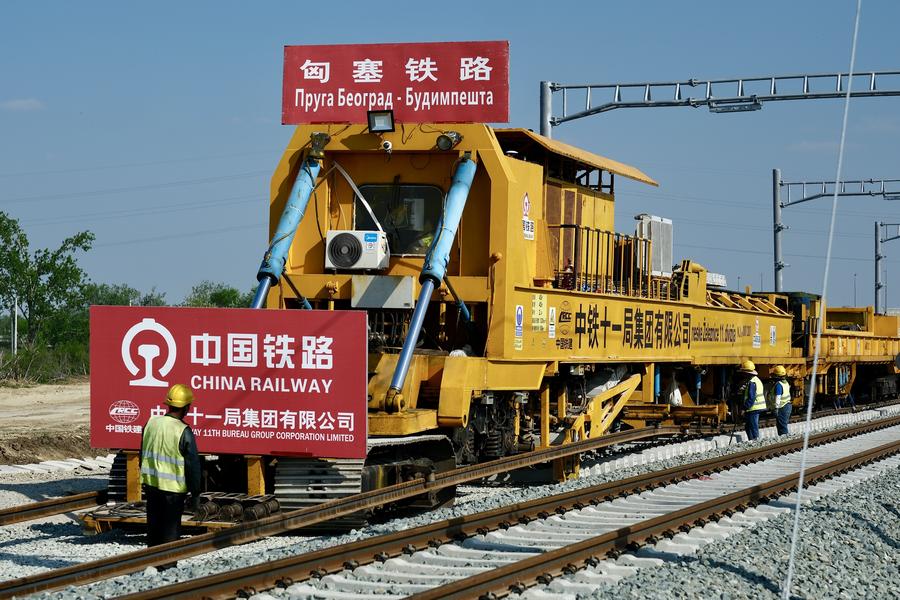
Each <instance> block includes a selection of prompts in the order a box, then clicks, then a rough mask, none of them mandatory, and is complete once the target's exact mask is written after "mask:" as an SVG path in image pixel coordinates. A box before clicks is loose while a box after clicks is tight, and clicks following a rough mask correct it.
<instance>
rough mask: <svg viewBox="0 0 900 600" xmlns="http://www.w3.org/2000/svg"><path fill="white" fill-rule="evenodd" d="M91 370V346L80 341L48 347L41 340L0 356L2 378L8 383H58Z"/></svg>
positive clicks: (1, 379) (86, 373)
mask: <svg viewBox="0 0 900 600" xmlns="http://www.w3.org/2000/svg"><path fill="white" fill-rule="evenodd" d="M89 373H90V354H89V352H88V346H87V344H86V343H84V342H81V341H70V342H63V343H61V344H59V345H58V346H54V347H47V346H42V345H38V344H34V345H25V346H20V347H19V353H18V354H17V355H15V356H13V355H12V354H10V353H9V352H5V353H3V355H2V356H0V381H3V382H6V383H58V382H61V381H66V380H70V379H74V378H78V377H85V376H87V375H88V374H89Z"/></svg>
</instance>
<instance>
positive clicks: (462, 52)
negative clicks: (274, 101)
mask: <svg viewBox="0 0 900 600" xmlns="http://www.w3.org/2000/svg"><path fill="white" fill-rule="evenodd" d="M386 109H390V110H393V111H394V119H395V120H396V121H397V122H398V123H404V122H405V123H423V122H438V123H447V122H486V123H505V122H507V121H509V42H506V41H499V42H432V43H421V44H361V45H357V44H353V45H341V46H285V47H284V79H283V89H282V117H281V122H282V123H283V124H285V125H296V124H300V123H365V122H366V112H367V111H369V110H386Z"/></svg>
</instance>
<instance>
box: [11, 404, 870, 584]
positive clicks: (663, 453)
mask: <svg viewBox="0 0 900 600" xmlns="http://www.w3.org/2000/svg"><path fill="white" fill-rule="evenodd" d="M841 412H846V411H841ZM830 414H832V413H830ZM872 414H873V413H872V412H870V411H869V412H867V411H860V414H857V415H855V417H859V418H865V417H866V416H867V415H872ZM883 414H884V413H883ZM839 422H840V420H838V419H831V420H830V421H829V420H826V419H821V420H819V421H817V423H818V424H819V426H820V427H821V426H822V425H825V426H829V425H832V426H833V425H834V424H836V423H839ZM628 433H629V434H631V435H634V432H628ZM609 442H611V443H620V442H621V443H625V442H624V441H623V438H621V437H620V436H615V437H613V438H611V439H610V440H609ZM769 442H770V443H771V440H770V441H769ZM632 443H634V442H632ZM717 445H718V447H719V448H720V449H719V450H713V451H712V452H710V453H709V454H712V455H715V454H717V453H719V452H727V451H728V450H727V449H725V448H722V445H723V442H722V441H721V438H720V439H718V440H712V441H706V442H702V441H701V442H682V443H681V444H676V445H675V446H673V448H675V449H677V448H678V447H679V446H681V447H682V450H681V451H678V450H676V451H674V452H671V453H670V452H669V451H667V450H668V447H667V446H662V447H655V448H649V449H645V450H644V454H646V455H647V456H648V458H647V461H646V462H651V461H654V460H659V461H663V460H666V459H669V458H671V457H672V456H679V455H681V454H693V453H699V452H703V451H705V450H707V449H711V448H715V447H716V446H717ZM606 458H610V457H606ZM613 460H614V461H615V464H613V462H612V461H611V462H610V463H609V464H608V465H603V468H602V471H601V465H599V464H597V465H595V466H594V467H593V469H592V470H591V469H588V470H587V471H586V474H588V475H592V476H594V477H595V479H601V478H607V479H608V478H611V477H617V476H619V477H621V476H622V475H621V474H619V475H617V474H616V471H617V470H619V469H621V471H620V473H622V472H624V473H628V471H626V470H625V469H626V468H627V467H630V466H633V467H634V468H633V469H631V472H632V473H633V472H638V471H642V470H644V469H648V468H650V467H649V466H648V467H644V466H643V465H644V464H645V457H644V456H640V457H638V455H637V454H633V455H632V456H631V457H626V458H625V459H622V458H614V459H613ZM683 460H686V457H682V458H680V459H676V460H674V461H668V460H667V464H669V465H671V464H673V463H678V462H680V461H683ZM639 465H640V466H639ZM480 466H483V465H480ZM609 467H613V469H615V470H613V469H610V468H609ZM610 471H612V472H611V473H610ZM601 472H602V473H604V475H601ZM607 473H609V475H606V474H607ZM580 485H583V484H580ZM568 487H570V488H571V487H572V486H568ZM548 488H550V486H543V487H538V488H534V487H533V486H529V488H526V489H528V491H527V492H525V495H526V496H531V497H534V496H535V495H538V494H541V493H543V494H547V493H552V492H550V491H549V489H548ZM521 491H522V488H520V489H519V491H516V490H510V489H505V488H504V487H503V486H501V487H500V489H499V490H498V491H496V492H491V491H488V490H487V489H484V490H483V491H482V490H481V486H479V490H478V491H475V492H473V490H470V491H469V492H470V493H476V494H479V495H482V498H484V499H487V498H489V497H490V496H492V495H493V494H495V493H496V494H497V495H496V496H495V497H494V498H493V500H489V501H487V503H486V505H487V506H491V505H497V501H498V500H499V501H502V499H503V498H514V497H517V496H518V497H521V496H519V494H521ZM483 501H484V500H476V502H483ZM507 501H509V500H507ZM471 510H473V509H472V508H460V509H458V510H457V509H454V510H453V511H440V512H442V513H444V514H463V513H465V512H466V511H471ZM399 522H408V523H411V525H408V526H410V527H412V526H415V525H416V523H417V520H416V519H415V518H408V519H401V520H400V521H399ZM418 522H421V521H418ZM388 526H390V522H389V523H388V524H387V526H382V527H377V526H376V527H372V528H370V529H369V533H368V534H367V535H372V534H373V533H375V534H377V533H378V532H380V531H385V530H387V527H388ZM405 526H407V525H404V526H401V527H405ZM347 537H349V538H350V539H353V536H347ZM347 537H345V539H347ZM291 539H293V540H295V541H294V542H293V543H294V544H300V545H301V546H307V547H311V548H316V547H321V543H317V542H315V541H314V540H315V538H308V537H302V538H297V537H293V538H285V539H284V542H283V543H274V544H264V545H263V546H261V547H260V549H259V551H261V552H264V553H271V556H273V557H274V558H280V557H282V556H284V555H286V554H290V552H289V551H288V550H287V546H289V545H290V543H291V542H290V540H291ZM356 539H358V538H356ZM48 541H49V540H48ZM183 541H185V542H186V541H188V540H183ZM322 543H328V542H326V541H323V542H322ZM331 543H332V544H333V543H334V541H332V542H331ZM278 548H284V550H278ZM235 550H237V548H235ZM130 554H135V553H130ZM35 556H39V555H35ZM222 556H230V557H232V558H231V559H226V561H227V560H232V561H234V562H233V563H232V564H234V565H237V566H243V565H244V564H247V562H250V561H252V559H251V558H250V557H251V556H254V554H253V553H252V552H251V553H250V554H247V553H246V552H243V551H238V552H231V553H226V554H224V555H222ZM242 556H244V557H246V558H241V557H242ZM101 562H103V561H101ZM208 562H209V561H208V560H207V561H205V563H208ZM205 563H196V561H193V562H192V563H191V564H197V565H203V564H205ZM75 568H76V567H72V569H75ZM194 568H196V567H194ZM214 569H215V566H214V565H213V564H209V566H208V567H202V566H200V567H199V570H196V571H195V572H196V573H197V574H196V575H191V576H198V575H204V574H206V573H209V572H210V571H211V570H214ZM68 570H71V569H68ZM132 570H133V569H132ZM189 572H190V571H189ZM35 577H38V578H39V576H32V577H28V578H25V579H26V580H27V579H34V578H35ZM20 581H24V580H20ZM169 581H171V579H169ZM82 582H85V581H84V580H79V581H78V583H82ZM13 583H15V582H13V581H8V582H6V583H5V584H4V586H3V587H8V586H9V585H10V584H13ZM72 583H75V582H74V581H72ZM54 587H56V586H54ZM141 587H142V586H141ZM141 587H138V588H137V589H141ZM132 589H134V588H132ZM0 594H2V592H0ZM3 595H5V594H3ZM104 595H105V594H104Z"/></svg>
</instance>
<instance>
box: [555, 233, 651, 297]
mask: <svg viewBox="0 0 900 600" xmlns="http://www.w3.org/2000/svg"><path fill="white" fill-rule="evenodd" d="M549 228H550V238H551V252H552V251H553V250H552V249H555V250H556V264H555V266H554V276H555V279H554V282H553V283H554V287H556V288H559V289H566V290H574V291H579V292H591V293H597V294H617V295H622V296H634V297H639V298H651V297H659V295H658V294H659V290H660V286H659V285H655V286H654V285H652V282H651V267H650V265H651V262H650V258H651V252H652V250H651V242H650V240H648V239H644V238H638V237H634V236H629V235H624V234H621V233H616V232H613V231H605V230H601V229H595V228H593V227H587V226H584V225H575V224H570V223H563V224H560V225H549ZM654 290H656V292H654Z"/></svg>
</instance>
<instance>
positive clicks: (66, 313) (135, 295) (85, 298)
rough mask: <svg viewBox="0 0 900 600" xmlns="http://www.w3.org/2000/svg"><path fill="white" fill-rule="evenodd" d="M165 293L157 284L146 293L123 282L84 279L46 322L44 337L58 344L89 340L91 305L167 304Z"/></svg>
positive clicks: (50, 342)
mask: <svg viewBox="0 0 900 600" xmlns="http://www.w3.org/2000/svg"><path fill="white" fill-rule="evenodd" d="M165 304H166V301H165V294H164V293H161V292H157V291H156V288H153V289H151V290H150V291H149V292H146V293H143V292H141V291H140V290H137V289H135V288H133V287H131V286H130V285H126V284H124V283H120V284H108V283H94V282H88V283H85V284H84V285H83V286H82V288H81V293H80V294H79V295H78V297H76V298H73V299H72V302H71V304H69V305H67V306H66V307H65V309H64V310H59V311H56V313H55V314H54V315H53V316H52V317H50V318H49V319H48V320H47V322H46V324H45V326H44V337H45V339H46V341H47V343H48V344H51V345H56V344H59V343H61V342H64V341H75V342H80V343H84V344H87V342H88V337H89V333H90V308H91V306H94V305H103V306H165Z"/></svg>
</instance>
